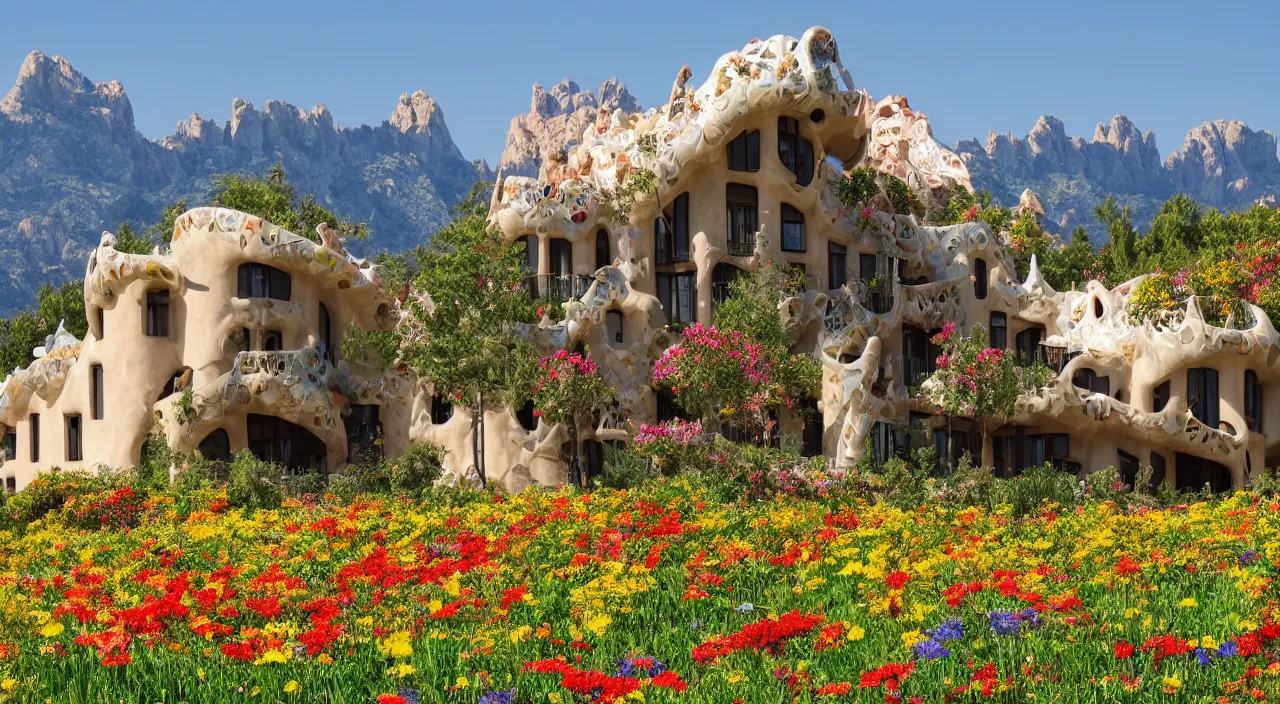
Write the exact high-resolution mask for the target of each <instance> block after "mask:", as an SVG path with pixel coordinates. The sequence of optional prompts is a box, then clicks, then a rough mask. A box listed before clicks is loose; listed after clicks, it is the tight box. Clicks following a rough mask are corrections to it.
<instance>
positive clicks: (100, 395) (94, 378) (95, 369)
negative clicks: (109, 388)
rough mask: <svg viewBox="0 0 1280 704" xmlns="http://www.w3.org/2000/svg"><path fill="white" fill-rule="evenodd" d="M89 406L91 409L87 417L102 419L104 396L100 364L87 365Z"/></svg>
mask: <svg viewBox="0 0 1280 704" xmlns="http://www.w3.org/2000/svg"><path fill="white" fill-rule="evenodd" d="M89 384H90V386H89V406H90V407H91V409H92V410H91V411H90V413H89V417H90V418H92V419H93V420H102V417H103V412H102V411H103V400H104V399H105V398H106V394H105V393H104V389H105V387H106V384H105V383H104V379H103V373H102V365H101V364H95V365H93V366H92V367H89Z"/></svg>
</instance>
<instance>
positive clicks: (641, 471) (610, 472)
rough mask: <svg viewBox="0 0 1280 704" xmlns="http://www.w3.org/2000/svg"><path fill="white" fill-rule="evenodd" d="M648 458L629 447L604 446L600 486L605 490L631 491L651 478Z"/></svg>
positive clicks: (651, 472)
mask: <svg viewBox="0 0 1280 704" xmlns="http://www.w3.org/2000/svg"><path fill="white" fill-rule="evenodd" d="M652 476H653V471H652V469H651V463H650V461H649V458H648V457H645V456H644V455H642V454H640V453H639V452H636V450H635V449H634V448H631V447H614V446H613V445H605V446H604V472H603V473H602V474H601V476H600V479H599V481H600V486H602V487H604V488H606V489H633V488H635V487H638V486H640V485H641V484H643V483H644V482H645V481H647V480H648V479H650V478H652Z"/></svg>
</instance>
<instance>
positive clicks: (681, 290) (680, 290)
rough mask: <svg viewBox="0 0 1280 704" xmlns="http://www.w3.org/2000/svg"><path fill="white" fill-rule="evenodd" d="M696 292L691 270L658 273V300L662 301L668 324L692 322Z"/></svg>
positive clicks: (695, 283)
mask: <svg viewBox="0 0 1280 704" xmlns="http://www.w3.org/2000/svg"><path fill="white" fill-rule="evenodd" d="M696 293H697V281H696V279H695V278H694V274H693V272H687V273H684V274H662V273H659V274H658V301H659V302H660V303H662V312H663V313H664V314H665V315H666V318H667V324H668V325H675V324H680V323H692V322H693V320H694V302H695V301H696V300H697V298H696Z"/></svg>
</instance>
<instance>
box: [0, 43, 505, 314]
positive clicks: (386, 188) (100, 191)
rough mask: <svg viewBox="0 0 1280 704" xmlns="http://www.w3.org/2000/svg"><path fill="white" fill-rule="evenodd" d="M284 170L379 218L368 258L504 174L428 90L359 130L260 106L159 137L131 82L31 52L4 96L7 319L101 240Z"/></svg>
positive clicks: (1, 178) (2, 251)
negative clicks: (479, 154)
mask: <svg viewBox="0 0 1280 704" xmlns="http://www.w3.org/2000/svg"><path fill="white" fill-rule="evenodd" d="M277 161H279V162H280V163H282V164H283V165H284V167H285V170H286V172H287V173H288V175H289V179H290V181H291V182H292V183H293V184H294V185H295V186H296V187H297V188H298V190H299V191H300V192H304V193H311V194H314V195H315V196H316V197H317V198H318V199H319V200H320V201H321V202H323V203H324V204H325V205H326V206H327V207H329V208H330V209H332V210H334V211H335V212H336V213H337V214H338V215H343V216H350V217H352V218H354V219H356V220H360V221H364V222H367V223H368V224H369V226H370V231H371V233H372V234H371V238H370V240H369V241H367V242H365V243H361V244H359V245H356V246H357V247H362V248H363V249H364V250H365V251H369V252H373V251H378V250H380V249H382V248H386V249H391V250H399V249H403V248H406V247H408V246H411V245H413V244H417V243H419V242H421V241H423V240H424V239H425V238H426V237H427V236H429V234H430V232H432V231H434V230H435V229H437V228H438V227H439V226H441V225H442V224H444V223H445V222H447V221H448V219H449V211H450V208H451V207H452V206H453V205H454V204H455V203H456V202H457V201H458V200H460V199H461V198H462V197H464V196H465V195H466V194H467V192H468V191H469V190H470V189H471V186H472V185H473V184H474V182H475V181H476V180H481V179H492V178H493V171H492V170H491V169H490V168H489V165H488V163H487V162H485V161H483V160H478V161H474V162H473V161H469V160H467V159H466V158H465V157H464V156H463V155H462V153H461V151H460V150H459V149H458V147H457V145H456V144H454V142H453V139H452V137H451V136H450V134H449V129H448V126H447V125H446V123H445V119H444V112H443V110H442V109H441V107H440V106H439V105H438V104H437V103H436V101H435V100H434V99H432V98H431V97H430V96H429V95H428V94H427V93H425V92H423V91H414V92H406V93H403V94H401V96H400V98H399V100H398V101H397V102H396V104H395V106H394V108H393V109H392V111H391V114H390V115H389V117H388V118H387V119H386V120H384V121H382V123H380V124H379V125H360V126H356V127H344V126H341V125H339V124H338V123H337V121H336V120H335V119H334V117H333V115H332V114H331V113H330V112H329V109H328V108H327V107H326V106H324V105H323V104H320V105H317V106H315V107H314V108H312V109H310V110H306V109H302V108H298V107H296V106H294V105H292V104H290V103H288V102H286V101H282V100H268V101H266V103H265V104H264V105H263V109H261V110H259V109H257V108H256V107H255V106H254V105H253V103H251V102H249V101H247V100H244V99H241V98H237V99H235V100H233V101H232V105H231V117H230V119H228V120H226V121H224V122H221V123H219V122H218V121H217V120H213V119H209V118H206V117H204V116H202V115H200V114H198V113H192V115H191V117H189V118H188V119H186V120H182V121H180V122H179V123H178V125H177V127H176V128H175V131H174V133H173V134H171V135H167V136H165V137H162V138H160V139H156V140H150V139H148V138H146V137H145V136H144V135H142V134H141V133H140V132H139V131H138V130H137V127H136V125H135V123H134V115H133V107H132V105H131V104H130V102H129V98H128V95H127V94H126V92H125V90H124V86H123V84H121V83H120V82H119V81H117V80H113V81H108V82H104V83H94V82H93V81H91V80H89V78H88V77H86V76H85V75H84V74H82V73H80V72H79V71H77V70H76V69H75V68H74V67H73V66H72V65H71V63H70V62H69V61H68V60H66V59H65V58H63V57H61V56H52V57H50V56H48V55H46V54H44V53H42V52H38V51H36V52H31V53H30V54H28V55H27V57H26V59H25V60H24V61H23V63H22V66H21V68H20V69H19V71H18V77H17V80H16V81H15V83H14V85H13V87H12V88H11V89H10V90H9V91H8V92H7V93H6V94H5V96H4V98H3V99H0V264H2V265H4V267H5V269H6V271H7V276H4V277H0V315H8V314H11V313H12V312H14V311H15V310H18V309H20V308H22V307H24V306H25V305H27V304H28V303H29V302H30V301H31V300H33V299H34V293H35V289H36V288H38V287H39V285H40V284H42V283H45V282H51V283H60V282H61V281H65V280H68V279H71V278H74V277H76V276H78V275H79V274H80V272H81V267H82V266H83V264H84V261H85V260H84V257H85V256H86V255H87V253H88V251H89V249H90V248H92V247H93V246H95V245H96V244H97V241H98V236H99V234H100V233H101V232H102V230H104V229H108V230H114V229H115V228H116V226H117V225H118V224H119V223H120V222H125V221H127V222H132V223H134V224H140V225H145V224H149V223H152V222H155V221H156V220H157V219H158V218H159V215H160V212H161V210H162V209H163V208H164V206H165V205H167V204H169V203H171V202H173V201H176V200H178V199H183V198H185V199H187V201H188V202H189V203H191V204H192V205H197V204H200V203H203V202H205V201H207V198H208V193H209V190H210V187H211V185H212V177H213V176H214V175H215V174H219V173H254V174H261V173H263V172H265V171H266V169H267V168H269V167H270V166H271V165H272V164H274V163H275V162H277Z"/></svg>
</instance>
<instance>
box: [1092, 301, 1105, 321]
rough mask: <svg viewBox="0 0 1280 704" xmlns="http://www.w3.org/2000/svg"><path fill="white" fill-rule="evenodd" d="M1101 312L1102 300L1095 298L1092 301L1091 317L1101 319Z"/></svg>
mask: <svg viewBox="0 0 1280 704" xmlns="http://www.w3.org/2000/svg"><path fill="white" fill-rule="evenodd" d="M1103 312H1104V311H1103V308H1102V299H1101V298H1097V297H1096V296H1095V297H1094V299H1093V317H1095V318H1099V319H1101V318H1102V314H1103Z"/></svg>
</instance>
